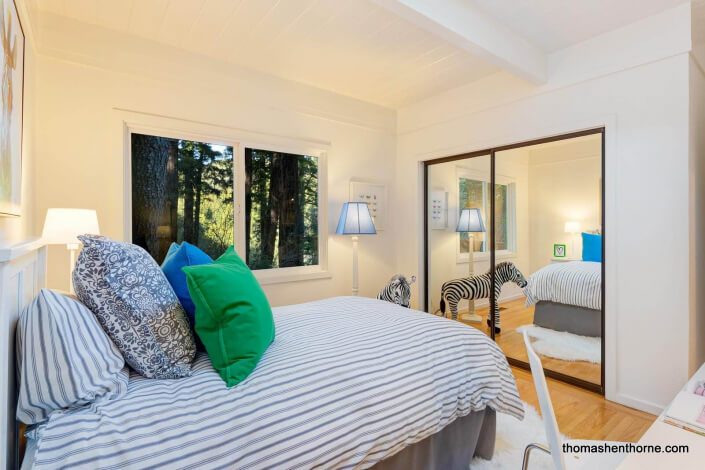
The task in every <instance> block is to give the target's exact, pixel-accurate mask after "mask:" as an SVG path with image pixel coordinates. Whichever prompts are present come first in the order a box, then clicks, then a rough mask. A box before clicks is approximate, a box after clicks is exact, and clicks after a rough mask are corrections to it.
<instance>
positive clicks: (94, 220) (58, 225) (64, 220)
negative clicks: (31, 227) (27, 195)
mask: <svg viewBox="0 0 705 470" xmlns="http://www.w3.org/2000/svg"><path fill="white" fill-rule="evenodd" d="M86 233H88V234H91V235H98V234H99V229H98V215H97V214H96V212H95V211H94V210H91V209H49V210H48V211H47V216H46V218H45V219H44V230H43V231H42V240H44V243H46V244H47V245H66V249H68V250H69V252H70V253H71V257H70V259H69V293H71V294H73V293H74V292H73V279H72V277H71V272H72V271H73V267H74V264H75V263H76V252H77V251H78V249H79V247H80V243H79V241H78V238H77V237H78V236H79V235H83V234H86Z"/></svg>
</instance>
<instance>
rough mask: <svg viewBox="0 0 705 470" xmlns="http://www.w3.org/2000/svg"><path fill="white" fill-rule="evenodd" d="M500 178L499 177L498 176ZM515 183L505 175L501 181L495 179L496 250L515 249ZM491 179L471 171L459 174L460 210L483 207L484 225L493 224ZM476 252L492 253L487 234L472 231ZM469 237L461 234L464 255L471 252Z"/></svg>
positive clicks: (460, 239) (460, 242)
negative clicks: (491, 222)
mask: <svg viewBox="0 0 705 470" xmlns="http://www.w3.org/2000/svg"><path fill="white" fill-rule="evenodd" d="M498 180H499V178H498ZM514 186H515V185H514V183H513V182H510V181H509V180H508V179H505V178H502V182H495V220H496V231H497V233H496V238H495V244H496V249H497V251H505V252H509V251H514V247H515V242H514V240H515V238H516V234H515V228H514V227H515V224H514V193H515V191H514ZM490 189H491V187H490V182H489V181H487V180H485V179H484V178H483V177H481V176H479V175H475V174H472V173H470V172H464V171H463V172H461V173H460V175H459V176H458V212H460V210H461V209H464V208H476V209H480V212H481V213H482V220H483V222H484V224H485V227H489V226H490V220H489V216H488V215H489V213H490V197H491V194H490V193H491V191H490ZM472 235H473V241H474V251H475V252H476V253H486V252H489V249H490V247H489V243H488V238H487V237H488V234H487V233H473V234H472ZM468 242H469V236H468V234H467V233H463V232H460V233H458V252H459V253H460V254H461V255H463V254H467V253H468V246H469V243H468Z"/></svg>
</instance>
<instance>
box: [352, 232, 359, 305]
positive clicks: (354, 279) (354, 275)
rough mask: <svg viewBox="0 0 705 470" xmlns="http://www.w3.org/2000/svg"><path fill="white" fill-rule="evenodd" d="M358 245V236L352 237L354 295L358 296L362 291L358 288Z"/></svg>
mask: <svg viewBox="0 0 705 470" xmlns="http://www.w3.org/2000/svg"><path fill="white" fill-rule="evenodd" d="M357 244H358V237H357V235H355V236H353V237H352V248H353V266H352V268H353V274H352V275H353V279H352V281H353V282H352V295H353V296H357V295H358V292H360V289H359V288H358V283H357V272H358V269H357Z"/></svg>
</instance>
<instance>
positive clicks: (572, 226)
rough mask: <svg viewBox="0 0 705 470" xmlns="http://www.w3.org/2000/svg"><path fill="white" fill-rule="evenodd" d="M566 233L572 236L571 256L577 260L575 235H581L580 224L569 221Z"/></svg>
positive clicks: (565, 228) (566, 224)
mask: <svg viewBox="0 0 705 470" xmlns="http://www.w3.org/2000/svg"><path fill="white" fill-rule="evenodd" d="M564 230H565V233H569V234H570V256H571V257H573V258H577V257H576V256H575V254H576V253H575V234H576V233H580V222H575V221H569V222H566V223H565V227H564Z"/></svg>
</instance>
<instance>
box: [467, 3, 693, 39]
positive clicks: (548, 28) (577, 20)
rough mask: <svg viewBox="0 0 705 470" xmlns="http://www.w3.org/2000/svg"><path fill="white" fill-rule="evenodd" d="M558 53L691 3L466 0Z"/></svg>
mask: <svg viewBox="0 0 705 470" xmlns="http://www.w3.org/2000/svg"><path fill="white" fill-rule="evenodd" d="M464 1H466V2H468V3H469V4H471V5H473V6H475V7H476V8H478V9H479V10H481V11H482V12H484V13H486V14H487V15H489V16H491V17H493V18H494V19H496V20H497V21H499V22H501V23H504V24H505V25H506V26H508V27H509V28H510V29H511V30H513V31H514V32H516V33H518V34H520V35H521V36H523V37H524V38H525V39H527V40H528V41H529V42H531V43H533V44H534V45H536V46H538V47H539V48H541V49H542V50H543V51H544V52H554V51H557V50H559V49H563V48H565V47H568V46H572V45H573V44H577V43H579V42H582V41H585V40H587V39H590V38H592V37H595V36H598V35H600V34H602V33H606V32H608V31H611V30H613V29H616V28H619V27H620V26H625V25H627V24H629V23H633V22H635V21H638V20H640V19H643V18H647V17H649V16H651V15H655V14H656V13H660V12H662V11H664V10H667V9H669V8H672V7H675V6H677V5H680V4H681V3H685V2H687V1H688V0H464Z"/></svg>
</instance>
